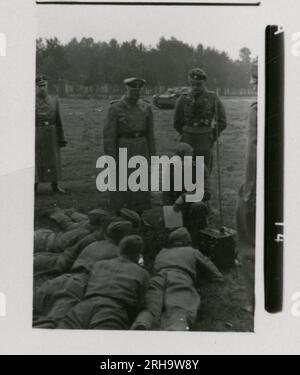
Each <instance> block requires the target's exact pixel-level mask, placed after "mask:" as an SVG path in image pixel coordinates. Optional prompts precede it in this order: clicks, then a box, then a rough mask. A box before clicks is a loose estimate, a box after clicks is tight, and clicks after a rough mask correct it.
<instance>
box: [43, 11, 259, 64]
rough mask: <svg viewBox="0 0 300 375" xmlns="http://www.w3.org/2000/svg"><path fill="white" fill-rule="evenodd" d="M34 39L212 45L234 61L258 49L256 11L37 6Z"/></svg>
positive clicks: (254, 53)
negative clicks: (245, 51)
mask: <svg viewBox="0 0 300 375" xmlns="http://www.w3.org/2000/svg"><path fill="white" fill-rule="evenodd" d="M37 12H38V36H39V37H42V38H49V37H54V36H56V37H58V39H59V40H60V41H61V42H62V43H67V42H69V41H70V40H71V39H72V38H73V37H76V38H77V39H79V40H80V39H81V38H82V37H92V38H94V40H95V41H109V40H110V39H112V38H115V39H117V40H118V41H119V42H122V41H126V40H132V39H137V40H138V41H139V42H142V43H143V44H145V45H147V46H148V45H152V46H155V45H156V44H157V42H158V41H159V39H160V37H161V36H164V37H166V38H169V37H171V36H174V37H176V38H177V39H179V40H182V41H184V42H186V43H189V44H192V45H194V46H197V45H198V44H199V43H202V44H203V45H204V46H205V47H207V46H210V47H215V48H217V49H219V50H222V51H223V50H224V51H226V52H227V53H228V54H229V56H230V57H231V58H234V59H236V58H238V56H239V50H240V49H241V48H242V47H245V46H246V47H248V48H250V50H251V51H252V54H253V56H256V55H257V51H258V49H259V48H258V35H257V30H256V21H257V18H258V12H259V8H256V7H155V6H153V7H152V6H151V7H148V6H143V7H138V6H137V7H135V6H127V7H126V6H104V5H98V6H94V5H92V6H87V5H85V6H70V5H69V6H63V5H40V6H38V10H37Z"/></svg>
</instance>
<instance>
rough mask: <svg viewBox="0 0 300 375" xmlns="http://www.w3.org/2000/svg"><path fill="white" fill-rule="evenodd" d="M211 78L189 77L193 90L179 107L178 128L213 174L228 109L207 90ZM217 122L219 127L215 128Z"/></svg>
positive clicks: (193, 71) (198, 71)
mask: <svg viewBox="0 0 300 375" xmlns="http://www.w3.org/2000/svg"><path fill="white" fill-rule="evenodd" d="M206 80H207V75H206V73H205V71H204V70H203V69H200V68H193V69H191V70H190V71H189V73H188V81H189V83H190V85H191V90H190V92H188V93H184V94H182V95H181V96H180V97H179V98H178V100H177V102H176V106H175V115H174V128H175V130H176V131H177V132H178V133H179V134H180V135H181V142H185V143H188V144H190V145H191V146H192V147H193V149H194V156H204V162H205V165H206V167H207V168H208V170H209V172H211V170H212V147H213V144H214V141H215V140H216V139H217V136H218V135H220V133H221V132H222V131H223V130H224V129H225V128H226V114H225V109H224V106H223V104H222V102H221V100H220V99H219V97H218V96H217V95H216V93H215V92H211V91H208V90H207V88H206ZM213 120H215V122H216V124H215V127H214V128H213Z"/></svg>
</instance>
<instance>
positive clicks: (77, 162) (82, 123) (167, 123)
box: [35, 98, 253, 331]
mask: <svg viewBox="0 0 300 375" xmlns="http://www.w3.org/2000/svg"><path fill="white" fill-rule="evenodd" d="M251 101H252V99H251V98H228V99H227V98H226V99H224V100H223V102H224V105H225V108H226V113H227V118H228V126H227V129H226V130H225V131H224V133H223V134H222V136H221V138H220V154H221V158H220V167H221V177H222V201H223V213H224V223H225V225H226V226H227V227H231V228H235V206H236V201H237V194H238V190H239V187H240V184H241V182H242V179H243V170H244V163H245V141H246V127H247V118H248V112H249V106H250V103H251ZM108 105H109V102H108V100H97V99H89V100H88V99H86V100H85V99H62V100H61V108H62V111H63V119H64V130H65V137H66V140H67V141H68V145H67V147H66V148H64V149H62V170H63V181H62V186H63V187H65V188H66V189H68V190H69V194H67V195H58V194H53V193H52V192H51V189H50V186H49V185H48V184H42V185H41V186H40V187H39V194H37V196H36V200H35V228H42V227H48V226H49V221H48V214H49V211H50V210H51V209H52V208H53V207H61V208H69V207H75V208H76V209H78V210H79V211H82V212H87V211H88V210H90V209H93V208H95V207H108V197H107V194H106V193H100V192H98V191H97V189H96V184H95V180H96V176H97V174H98V171H97V169H96V160H97V158H98V157H99V156H101V155H102V154H103V143H102V130H103V124H104V118H105V115H106V110H107V108H108ZM154 121H155V135H156V144H157V151H158V153H159V154H164V155H171V154H173V152H174V149H175V146H176V143H177V142H178V135H177V133H176V132H175V131H174V130H173V126H172V122H173V110H159V109H155V108H154ZM216 187H217V168H216V153H214V168H213V172H212V178H211V192H212V200H211V213H212V215H211V224H212V225H215V226H216V225H217V226H218V225H219V223H220V222H219V219H218V204H217V202H218V199H217V197H218V195H217V189H216ZM160 217H161V207H160V197H159V194H157V193H156V194H153V209H152V210H151V212H149V213H148V214H147V218H148V219H149V221H151V222H152V223H154V225H156V229H157V231H160V234H161V236H160V235H158V233H149V234H148V240H147V242H148V244H147V245H148V246H147V247H148V249H149V251H150V247H149V244H151V251H152V254H153V253H156V252H157V251H158V250H159V247H160V246H161V242H160V240H159V239H160V238H163V236H164V234H163V233H162V230H161V225H160ZM149 256H150V257H151V254H150V253H149ZM201 300H202V305H201V306H202V307H201V309H200V312H199V319H198V320H197V324H196V326H195V330H199V331H252V330H253V317H252V316H251V315H250V314H248V313H246V312H244V311H243V310H242V306H243V305H244V304H245V290H244V281H243V276H242V274H241V269H240V268H234V269H232V270H230V271H229V272H227V273H226V274H225V283H224V284H222V285H213V284H209V283H206V282H203V284H202V285H201Z"/></svg>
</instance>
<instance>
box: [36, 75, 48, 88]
mask: <svg viewBox="0 0 300 375" xmlns="http://www.w3.org/2000/svg"><path fill="white" fill-rule="evenodd" d="M46 83H47V78H46V77H45V76H44V75H42V74H39V75H38V76H37V77H36V79H35V84H36V85H37V86H44V85H45V84H46Z"/></svg>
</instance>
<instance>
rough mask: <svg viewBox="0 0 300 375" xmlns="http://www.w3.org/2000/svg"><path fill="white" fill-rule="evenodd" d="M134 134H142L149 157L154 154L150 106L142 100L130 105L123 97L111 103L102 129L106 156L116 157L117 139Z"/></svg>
mask: <svg viewBox="0 0 300 375" xmlns="http://www.w3.org/2000/svg"><path fill="white" fill-rule="evenodd" d="M134 132H138V133H143V134H144V136H145V138H146V139H147V143H148V148H149V153H150V156H151V155H154V154H155V143H154V132H153V113H152V108H151V105H150V104H148V103H147V102H145V101H144V100H142V99H139V100H138V102H137V104H136V105H134V106H132V105H130V104H129V103H128V102H127V100H126V98H125V97H122V98H121V99H120V100H117V101H113V102H112V103H111V105H110V107H109V110H108V115H107V118H106V122H105V127H104V133H103V138H104V151H105V154H106V155H110V156H113V157H114V158H115V159H117V157H118V147H119V146H118V138H121V137H124V138H126V135H130V134H132V133H134Z"/></svg>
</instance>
